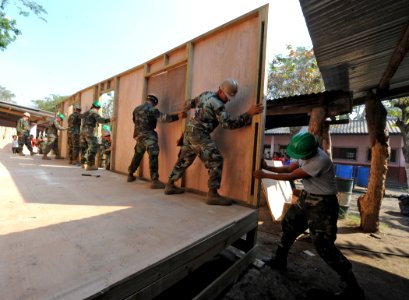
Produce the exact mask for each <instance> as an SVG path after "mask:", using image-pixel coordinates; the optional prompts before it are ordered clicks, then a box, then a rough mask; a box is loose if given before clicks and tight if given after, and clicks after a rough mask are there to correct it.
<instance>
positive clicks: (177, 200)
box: [0, 145, 254, 300]
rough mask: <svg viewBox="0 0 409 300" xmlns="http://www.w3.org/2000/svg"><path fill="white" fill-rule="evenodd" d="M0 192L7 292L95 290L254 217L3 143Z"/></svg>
mask: <svg viewBox="0 0 409 300" xmlns="http://www.w3.org/2000/svg"><path fill="white" fill-rule="evenodd" d="M52 157H53V156H52ZM83 173H88V174H92V175H100V177H95V176H82V174H83ZM0 191H1V193H0V291H1V296H0V298H1V299H39V300H47V299H76V300H77V299H84V298H87V297H90V296H92V295H95V294H96V293H98V292H99V291H101V290H104V289H107V288H108V287H110V286H112V285H113V284H115V283H116V282H118V281H121V280H123V279H124V278H127V277H129V276H131V275H132V274H135V273H138V272H139V273H140V272H143V270H145V269H147V268H149V267H150V266H152V265H154V264H157V263H158V262H160V261H165V260H166V258H167V257H170V256H172V255H174V254H175V253H177V252H180V251H182V250H183V249H187V248H189V247H190V245H192V244H195V243H197V242H198V241H200V240H203V239H207V238H209V237H211V236H212V234H214V232H217V231H219V230H221V229H222V228H224V227H226V226H231V224H235V223H236V222H239V221H240V220H241V219H243V218H246V217H248V216H249V215H251V214H254V210H253V209H250V208H245V207H242V206H239V205H233V206H231V207H220V206H209V205H206V204H205V199H204V197H201V196H198V195H195V194H191V193H186V194H183V195H169V196H167V195H164V193H163V190H151V189H149V183H148V182H145V181H139V180H137V181H135V182H132V183H127V182H126V177H125V176H123V175H119V174H116V173H112V172H108V171H105V170H99V171H93V172H86V171H84V170H83V169H81V168H80V167H76V166H71V165H68V164H67V161H66V160H51V161H43V160H42V159H41V156H39V155H35V156H32V157H30V156H25V157H21V156H16V155H13V154H12V153H11V147H9V145H6V146H4V147H3V148H2V149H0Z"/></svg>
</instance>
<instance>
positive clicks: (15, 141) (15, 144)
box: [11, 140, 19, 148]
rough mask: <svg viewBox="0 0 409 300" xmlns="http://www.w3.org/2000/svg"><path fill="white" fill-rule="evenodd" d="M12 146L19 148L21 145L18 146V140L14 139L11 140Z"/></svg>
mask: <svg viewBox="0 0 409 300" xmlns="http://www.w3.org/2000/svg"><path fill="white" fill-rule="evenodd" d="M11 147H13V148H18V147H19V146H18V140H13V141H12V142H11Z"/></svg>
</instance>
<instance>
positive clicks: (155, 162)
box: [128, 135, 159, 180]
mask: <svg viewBox="0 0 409 300" xmlns="http://www.w3.org/2000/svg"><path fill="white" fill-rule="evenodd" d="M134 151H135V153H134V156H133V158H132V161H131V164H130V165H129V168H128V171H129V174H133V173H135V171H136V170H137V169H138V167H139V164H140V163H141V160H142V158H143V155H144V154H145V152H146V151H148V154H149V171H150V176H151V179H152V180H157V179H159V172H158V169H159V144H158V137H157V136H156V135H149V136H140V137H137V139H136V145H135V148H134Z"/></svg>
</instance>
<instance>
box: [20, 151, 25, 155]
mask: <svg viewBox="0 0 409 300" xmlns="http://www.w3.org/2000/svg"><path fill="white" fill-rule="evenodd" d="M18 155H20V156H26V155H25V154H24V153H23V151H20V152H19V154H18Z"/></svg>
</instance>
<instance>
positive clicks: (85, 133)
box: [80, 100, 114, 171]
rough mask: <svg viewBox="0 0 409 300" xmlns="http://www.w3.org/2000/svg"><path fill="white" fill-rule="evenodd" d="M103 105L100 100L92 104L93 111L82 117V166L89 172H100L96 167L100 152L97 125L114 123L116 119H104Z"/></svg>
mask: <svg viewBox="0 0 409 300" xmlns="http://www.w3.org/2000/svg"><path fill="white" fill-rule="evenodd" d="M100 108H101V103H100V102H99V101H98V100H95V101H94V102H92V105H91V109H90V110H88V111H87V112H85V113H84V114H83V116H82V125H81V133H80V147H81V164H82V167H83V168H85V169H86V170H87V171H93V170H98V167H97V166H96V165H95V157H96V154H97V152H98V138H97V136H96V133H95V131H96V130H95V129H96V128H97V124H106V123H110V122H112V121H114V118H103V117H102V116H101V115H100V114H99V113H98V111H99V109H100Z"/></svg>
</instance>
